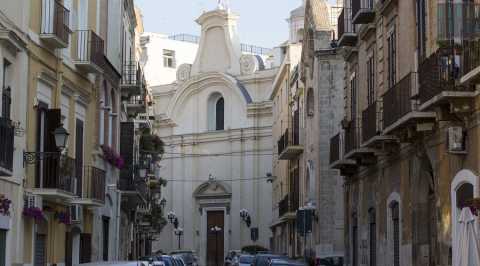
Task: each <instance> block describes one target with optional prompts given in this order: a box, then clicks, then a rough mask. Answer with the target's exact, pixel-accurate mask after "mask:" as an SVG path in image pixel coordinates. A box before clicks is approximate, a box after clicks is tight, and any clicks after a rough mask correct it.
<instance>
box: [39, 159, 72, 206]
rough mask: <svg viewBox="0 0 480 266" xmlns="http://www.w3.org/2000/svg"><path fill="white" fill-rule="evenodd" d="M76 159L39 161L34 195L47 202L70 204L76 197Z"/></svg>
mask: <svg viewBox="0 0 480 266" xmlns="http://www.w3.org/2000/svg"><path fill="white" fill-rule="evenodd" d="M75 174H76V172H75V159H72V158H70V157H66V156H61V157H60V158H55V157H46V158H43V160H41V161H38V163H37V167H36V178H35V179H36V180H35V183H36V184H35V188H34V189H33V193H34V194H36V195H40V196H42V197H43V198H44V199H46V200H52V201H58V200H60V202H64V203H69V201H70V200H72V199H73V198H74V197H75V182H76V177H75V176H76V175H75Z"/></svg>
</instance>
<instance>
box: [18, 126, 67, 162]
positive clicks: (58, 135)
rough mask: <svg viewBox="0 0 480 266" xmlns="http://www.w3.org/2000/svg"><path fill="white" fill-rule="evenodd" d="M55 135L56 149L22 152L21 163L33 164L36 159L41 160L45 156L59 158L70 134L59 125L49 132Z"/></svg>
mask: <svg viewBox="0 0 480 266" xmlns="http://www.w3.org/2000/svg"><path fill="white" fill-rule="evenodd" d="M51 133H52V134H53V135H54V137H55V146H57V149H58V151H53V152H52V151H45V152H23V163H24V164H34V163H37V162H38V161H42V160H44V159H47V158H53V159H56V158H60V157H61V155H62V152H63V151H64V150H65V147H66V146H67V140H68V136H69V135H70V134H69V133H68V131H67V130H66V129H65V128H64V127H63V125H60V126H59V127H58V128H56V129H55V130H54V131H53V132H51Z"/></svg>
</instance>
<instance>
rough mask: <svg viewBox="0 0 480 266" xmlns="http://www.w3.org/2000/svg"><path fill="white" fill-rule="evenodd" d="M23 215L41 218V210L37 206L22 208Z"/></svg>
mask: <svg viewBox="0 0 480 266" xmlns="http://www.w3.org/2000/svg"><path fill="white" fill-rule="evenodd" d="M23 216H25V217H29V218H33V219H35V220H37V221H38V220H41V219H42V218H43V211H42V210H41V209H40V208H37V207H33V208H30V207H29V208H23Z"/></svg>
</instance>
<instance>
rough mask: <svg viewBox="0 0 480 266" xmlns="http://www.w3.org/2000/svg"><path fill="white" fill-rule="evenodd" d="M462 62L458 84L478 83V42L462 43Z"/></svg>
mask: <svg viewBox="0 0 480 266" xmlns="http://www.w3.org/2000/svg"><path fill="white" fill-rule="evenodd" d="M463 60H464V61H463V71H462V72H463V73H462V77H461V79H460V83H461V84H467V83H472V82H478V81H479V78H480V40H468V41H463Z"/></svg>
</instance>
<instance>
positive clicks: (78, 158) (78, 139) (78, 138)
mask: <svg viewBox="0 0 480 266" xmlns="http://www.w3.org/2000/svg"><path fill="white" fill-rule="evenodd" d="M75 164H76V165H75V166H76V167H75V172H76V173H75V176H76V178H77V180H76V181H77V191H76V193H77V196H79V197H81V196H82V188H83V187H82V179H83V178H82V177H83V176H82V175H83V121H82V120H80V119H77V120H76V126H75Z"/></svg>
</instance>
